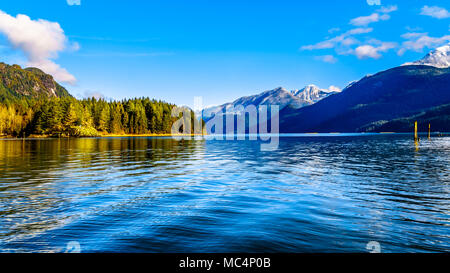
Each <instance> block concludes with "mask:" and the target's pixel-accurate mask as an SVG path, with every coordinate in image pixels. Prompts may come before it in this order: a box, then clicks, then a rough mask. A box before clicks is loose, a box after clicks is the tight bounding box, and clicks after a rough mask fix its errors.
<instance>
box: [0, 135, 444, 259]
mask: <svg viewBox="0 0 450 273" xmlns="http://www.w3.org/2000/svg"><path fill="white" fill-rule="evenodd" d="M449 166H450V138H444V137H443V138H439V137H436V138H433V139H432V141H428V140H422V141H421V143H420V144H419V145H417V146H416V145H415V144H414V141H413V140H412V139H411V136H408V135H359V136H357V135H356V136H355V135H353V136H345V135H337V136H332V135H329V136H301V137H283V138H282V139H281V140H280V145H279V149H278V150H276V151H261V150H260V143H259V142H257V141H216V140H189V141H186V140H185V141H175V140H173V139H171V138H106V139H105V138H103V139H44V140H25V141H22V140H1V141H0V252H64V251H66V250H67V245H68V243H69V242H73V241H75V242H76V243H75V245H76V244H79V246H80V250H81V251H82V252H367V251H368V250H367V249H366V246H367V244H368V242H369V241H375V242H377V243H378V244H379V245H380V247H381V251H382V252H422V251H424V252H449V251H450V168H449ZM72 245H73V243H72Z"/></svg>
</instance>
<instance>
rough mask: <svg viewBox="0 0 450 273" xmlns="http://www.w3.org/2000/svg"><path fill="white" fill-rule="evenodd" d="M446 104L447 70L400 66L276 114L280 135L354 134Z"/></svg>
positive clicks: (449, 80) (448, 93) (449, 86)
mask: <svg viewBox="0 0 450 273" xmlns="http://www.w3.org/2000/svg"><path fill="white" fill-rule="evenodd" d="M446 103H450V69H449V68H445V69H440V68H435V67H432V66H419V65H411V66H401V67H396V68H393V69H390V70H387V71H383V72H380V73H378V74H376V75H372V76H367V77H364V78H363V79H362V80H360V81H358V82H356V83H353V84H352V85H351V86H349V87H347V88H346V89H345V90H344V91H342V92H341V93H340V94H336V95H334V96H330V97H327V98H325V99H323V100H321V101H319V102H317V103H316V104H314V105H311V106H308V107H305V108H302V109H293V108H291V107H287V108H285V109H283V111H282V112H281V113H280V115H281V121H280V129H281V131H282V132H294V133H302V132H358V131H361V130H362V129H363V128H364V126H367V125H369V124H370V123H373V122H380V121H390V120H393V119H396V118H400V117H405V116H411V115H414V114H416V113H419V112H421V111H423V110H425V109H429V108H431V107H436V106H439V105H443V104H446Z"/></svg>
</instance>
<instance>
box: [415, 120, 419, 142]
mask: <svg viewBox="0 0 450 273" xmlns="http://www.w3.org/2000/svg"><path fill="white" fill-rule="evenodd" d="M414 140H419V133H418V132H417V121H416V122H415V123H414Z"/></svg>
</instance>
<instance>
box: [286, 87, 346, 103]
mask: <svg viewBox="0 0 450 273" xmlns="http://www.w3.org/2000/svg"><path fill="white" fill-rule="evenodd" d="M330 89H331V88H330ZM337 92H339V91H338V90H337V89H336V88H335V87H334V88H333V90H329V89H320V88H319V87H317V86H316V85H314V84H310V85H308V86H306V87H305V88H303V89H301V90H294V91H292V94H293V95H294V96H296V97H297V98H299V99H301V100H302V101H305V102H309V103H315V102H317V101H319V100H321V99H323V98H325V97H328V96H329V95H331V94H334V93H337Z"/></svg>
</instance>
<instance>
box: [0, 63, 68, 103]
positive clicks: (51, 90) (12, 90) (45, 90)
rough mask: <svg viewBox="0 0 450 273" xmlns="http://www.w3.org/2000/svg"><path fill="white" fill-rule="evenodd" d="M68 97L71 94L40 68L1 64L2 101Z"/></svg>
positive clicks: (0, 87)
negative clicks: (21, 98)
mask: <svg viewBox="0 0 450 273" xmlns="http://www.w3.org/2000/svg"><path fill="white" fill-rule="evenodd" d="M24 96H25V97H33V98H37V97H42V96H44V97H68V96H70V94H69V92H67V90H66V89H65V88H64V87H62V86H61V85H59V84H58V83H57V82H55V80H54V79H53V77H52V76H51V75H48V74H45V73H44V72H42V71H41V70H39V69H38V68H25V69H22V68H21V67H20V66H18V65H7V64H4V63H0V101H3V100H5V99H9V100H11V99H15V98H20V97H24Z"/></svg>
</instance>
